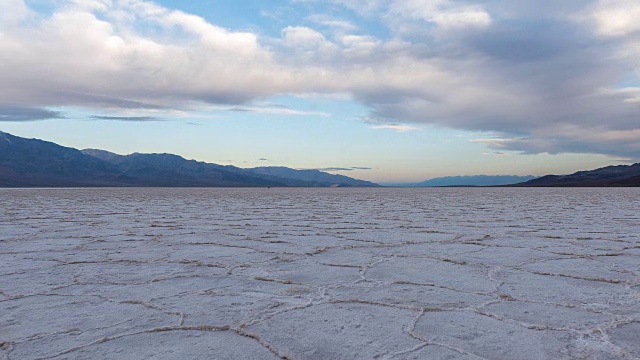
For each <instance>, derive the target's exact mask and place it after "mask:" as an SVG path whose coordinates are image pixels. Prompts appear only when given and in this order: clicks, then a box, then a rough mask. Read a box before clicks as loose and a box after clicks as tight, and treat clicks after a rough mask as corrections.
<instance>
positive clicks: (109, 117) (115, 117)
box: [89, 116, 166, 122]
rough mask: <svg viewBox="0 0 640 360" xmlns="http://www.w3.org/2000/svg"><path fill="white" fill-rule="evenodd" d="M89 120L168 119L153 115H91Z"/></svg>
mask: <svg viewBox="0 0 640 360" xmlns="http://www.w3.org/2000/svg"><path fill="white" fill-rule="evenodd" d="M89 120H112V121H131V122H149V121H166V120H164V119H161V118H157V117H153V116H90V117H89Z"/></svg>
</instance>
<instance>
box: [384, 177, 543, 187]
mask: <svg viewBox="0 0 640 360" xmlns="http://www.w3.org/2000/svg"><path fill="white" fill-rule="evenodd" d="M531 179H535V176H516V175H470V176H445V177H439V178H434V179H430V180H425V181H422V182H419V183H405V184H388V185H392V186H405V187H434V186H498V185H510V184H516V183H521V182H524V181H528V180H531Z"/></svg>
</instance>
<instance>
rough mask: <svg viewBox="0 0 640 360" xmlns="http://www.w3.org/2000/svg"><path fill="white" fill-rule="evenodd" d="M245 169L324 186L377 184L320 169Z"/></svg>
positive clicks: (278, 167)
mask: <svg viewBox="0 0 640 360" xmlns="http://www.w3.org/2000/svg"><path fill="white" fill-rule="evenodd" d="M246 170H248V171H251V172H253V173H256V174H260V175H269V176H277V177H280V178H287V179H293V180H300V181H307V182H315V183H319V184H322V185H324V186H336V185H337V186H379V185H378V184H374V183H372V182H370V181H364V180H357V179H353V178H350V177H348V176H344V175H333V174H329V173H326V172H323V171H320V170H296V169H291V168H288V167H281V166H263V167H256V168H250V169H246Z"/></svg>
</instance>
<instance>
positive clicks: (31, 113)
mask: <svg viewBox="0 0 640 360" xmlns="http://www.w3.org/2000/svg"><path fill="white" fill-rule="evenodd" d="M63 118H64V117H63V116H62V113H61V112H60V111H52V110H47V109H41V108H33V107H22V106H2V105H0V121H5V122H22V121H38V120H49V119H63Z"/></svg>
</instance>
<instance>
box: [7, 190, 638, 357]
mask: <svg viewBox="0 0 640 360" xmlns="http://www.w3.org/2000/svg"><path fill="white" fill-rule="evenodd" d="M0 200H1V203H2V208H0V279H2V280H1V282H0V359H20V360H22V359H25V360H28V359H32V360H33V359H143V358H154V359H176V358H182V359H213V358H215V359H277V358H288V359H374V358H379V359H425V358H428V359H638V358H640V237H639V236H638V234H640V212H638V210H639V209H638V205H637V204H639V203H640V191H639V190H635V189H67V190H51V189H41V190H34V189H32V190H0Z"/></svg>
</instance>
